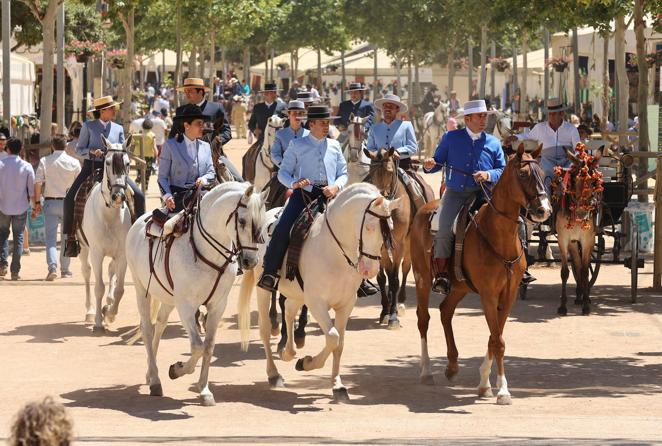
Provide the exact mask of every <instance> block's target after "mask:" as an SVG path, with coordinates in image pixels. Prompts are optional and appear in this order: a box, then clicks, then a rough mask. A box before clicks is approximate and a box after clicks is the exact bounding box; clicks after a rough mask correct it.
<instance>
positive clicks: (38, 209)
mask: <svg viewBox="0 0 662 446" xmlns="http://www.w3.org/2000/svg"><path fill="white" fill-rule="evenodd" d="M40 212H41V203H35V204H34V205H33V206H32V214H31V215H32V218H37V216H38V215H39V213H40Z"/></svg>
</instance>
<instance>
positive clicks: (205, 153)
mask: <svg viewBox="0 0 662 446" xmlns="http://www.w3.org/2000/svg"><path fill="white" fill-rule="evenodd" d="M187 141H188V142H189V143H191V144H195V146H194V147H195V148H194V151H193V153H192V154H191V153H190V152H189V150H188V147H187ZM159 160H160V161H159V177H158V184H159V188H160V189H161V193H162V194H163V199H164V200H166V199H167V198H168V197H170V196H172V190H171V189H170V186H179V187H187V186H190V185H192V184H194V183H195V181H196V180H197V179H198V178H202V182H203V184H207V183H209V182H211V181H214V179H215V178H216V171H215V170H214V164H213V162H212V157H211V148H210V146H209V144H208V143H207V142H205V141H201V140H199V139H198V140H195V141H194V142H191V141H190V140H189V139H188V138H186V137H184V138H183V140H182V142H178V141H177V139H176V138H170V139H169V140H167V141H166V143H165V144H163V149H162V150H161V154H160V157H159Z"/></svg>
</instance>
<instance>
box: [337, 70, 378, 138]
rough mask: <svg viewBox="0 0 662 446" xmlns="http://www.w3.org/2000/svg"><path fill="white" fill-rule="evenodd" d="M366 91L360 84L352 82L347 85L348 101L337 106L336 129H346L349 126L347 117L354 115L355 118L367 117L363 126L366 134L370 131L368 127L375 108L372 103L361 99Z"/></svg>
mask: <svg viewBox="0 0 662 446" xmlns="http://www.w3.org/2000/svg"><path fill="white" fill-rule="evenodd" d="M365 90H367V88H366V87H365V86H363V84H361V82H352V83H350V84H349V88H348V89H347V91H348V92H349V100H347V101H342V102H341V103H340V105H339V106H338V114H339V115H340V117H339V118H338V119H336V120H335V125H336V127H340V128H347V126H349V117H350V115H352V114H353V115H354V117H357V118H365V117H366V116H367V117H368V120H367V121H366V123H365V124H364V127H365V130H366V132H367V131H369V130H370V126H371V125H372V122H373V120H374V118H375V107H374V106H373V104H372V102H370V101H368V100H367V99H363V92H364V91H365Z"/></svg>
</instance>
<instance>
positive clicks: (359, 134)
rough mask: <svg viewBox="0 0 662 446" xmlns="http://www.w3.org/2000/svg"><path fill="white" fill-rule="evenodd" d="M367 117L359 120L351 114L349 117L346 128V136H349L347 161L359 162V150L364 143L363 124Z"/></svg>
mask: <svg viewBox="0 0 662 446" xmlns="http://www.w3.org/2000/svg"><path fill="white" fill-rule="evenodd" d="M367 121H368V117H367V116H366V117H364V118H360V117H358V116H354V114H351V115H350V117H349V125H348V126H347V134H348V136H349V161H350V162H352V163H355V162H357V161H358V160H359V154H360V153H361V148H362V147H363V145H364V144H365V141H366V132H365V127H364V125H365V123H366V122H367Z"/></svg>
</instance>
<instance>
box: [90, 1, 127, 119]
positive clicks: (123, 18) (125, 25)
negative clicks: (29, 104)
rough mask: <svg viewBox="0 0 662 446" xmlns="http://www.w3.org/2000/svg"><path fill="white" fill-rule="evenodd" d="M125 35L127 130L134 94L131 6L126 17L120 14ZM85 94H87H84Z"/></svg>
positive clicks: (123, 94)
mask: <svg viewBox="0 0 662 446" xmlns="http://www.w3.org/2000/svg"><path fill="white" fill-rule="evenodd" d="M119 17H120V20H121V21H122V26H123V28H124V34H125V35H126V65H124V78H125V81H124V88H123V89H122V99H123V101H124V102H123V103H122V113H121V115H122V120H123V121H124V124H125V130H127V129H128V125H129V123H130V122H131V94H132V92H133V75H134V69H135V67H134V65H133V62H134V58H135V54H134V24H135V8H134V7H133V6H131V7H130V8H129V10H128V11H127V13H126V15H125V14H124V12H120V13H119ZM83 93H85V92H83Z"/></svg>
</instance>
